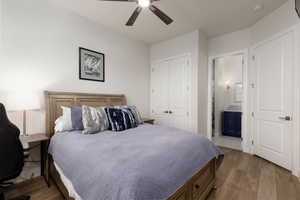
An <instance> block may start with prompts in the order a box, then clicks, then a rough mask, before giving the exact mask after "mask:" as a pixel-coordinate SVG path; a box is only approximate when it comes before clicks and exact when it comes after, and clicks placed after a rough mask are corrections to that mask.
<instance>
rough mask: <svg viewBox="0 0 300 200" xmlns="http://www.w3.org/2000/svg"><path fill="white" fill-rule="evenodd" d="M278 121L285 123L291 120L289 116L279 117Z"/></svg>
mask: <svg viewBox="0 0 300 200" xmlns="http://www.w3.org/2000/svg"><path fill="white" fill-rule="evenodd" d="M279 119H281V120H285V121H292V118H291V117H290V116H285V117H279Z"/></svg>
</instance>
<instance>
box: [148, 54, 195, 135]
mask: <svg viewBox="0 0 300 200" xmlns="http://www.w3.org/2000/svg"><path fill="white" fill-rule="evenodd" d="M188 61H189V58H188V57H178V58H173V59H169V60H165V61H162V62H160V63H158V64H155V65H154V66H152V73H151V114H152V117H153V118H154V119H155V121H156V123H157V124H159V125H165V126H170V127H175V128H179V129H183V130H190V123H189V121H190V120H189V101H190V91H188V90H189V89H188V87H190V86H189V82H190V77H191V75H190V69H189V66H188Z"/></svg>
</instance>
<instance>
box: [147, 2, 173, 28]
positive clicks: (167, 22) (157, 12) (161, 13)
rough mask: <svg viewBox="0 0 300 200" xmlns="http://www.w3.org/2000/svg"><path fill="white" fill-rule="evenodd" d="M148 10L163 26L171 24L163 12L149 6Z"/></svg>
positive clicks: (171, 20)
mask: <svg viewBox="0 0 300 200" xmlns="http://www.w3.org/2000/svg"><path fill="white" fill-rule="evenodd" d="M149 9H150V10H151V11H152V12H153V13H154V14H155V15H156V16H157V17H159V18H160V19H161V20H162V21H163V22H164V23H165V24H167V25H169V24H171V23H172V22H173V19H171V18H170V17H169V16H168V15H166V14H165V13H164V12H163V11H161V10H160V9H158V8H157V7H155V6H154V5H151V6H150V7H149Z"/></svg>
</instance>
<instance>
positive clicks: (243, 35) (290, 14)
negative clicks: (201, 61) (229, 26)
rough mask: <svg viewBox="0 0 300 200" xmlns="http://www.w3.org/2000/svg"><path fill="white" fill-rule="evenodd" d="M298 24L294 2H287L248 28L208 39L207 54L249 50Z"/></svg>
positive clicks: (291, 0)
mask: <svg viewBox="0 0 300 200" xmlns="http://www.w3.org/2000/svg"><path fill="white" fill-rule="evenodd" d="M299 22H300V20H299V18H298V16H297V14H296V12H295V5H294V0H289V1H287V2H286V3H285V4H283V5H282V6H281V7H279V8H278V9H277V10H275V11H274V12H272V13H271V14H269V15H268V16H266V17H264V18H263V19H261V20H259V21H258V22H257V23H256V24H254V25H253V26H251V27H249V28H246V29H243V30H239V31H236V32H232V33H228V34H225V35H222V36H219V37H215V38H211V39H209V41H208V49H209V50H208V54H209V56H215V55H221V54H226V53H230V52H235V51H240V50H243V49H247V48H250V47H251V45H253V44H256V43H258V42H260V41H263V40H265V39H267V38H269V37H271V36H273V35H275V34H276V33H279V32H281V31H284V30H286V29H288V28H290V27H292V26H294V25H296V24H297V23H299Z"/></svg>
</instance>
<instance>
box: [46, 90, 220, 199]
mask: <svg viewBox="0 0 300 200" xmlns="http://www.w3.org/2000/svg"><path fill="white" fill-rule="evenodd" d="M45 98H46V129H47V133H48V134H49V136H50V137H51V144H50V148H49V152H50V153H51V156H50V159H49V161H48V162H49V163H48V165H47V167H48V170H47V172H48V176H50V177H51V179H52V180H53V182H54V183H55V184H56V185H57V187H58V188H59V190H60V191H61V193H62V194H63V196H64V198H65V199H67V200H96V199H99V200H102V199H116V200H118V199H120V200H129V199H130V200H131V199H132V200H135V199H141V200H160V199H167V200H204V199H206V198H207V196H208V194H209V193H210V191H211V190H212V189H213V188H214V184H215V179H216V168H217V166H219V165H220V163H221V162H222V157H223V155H222V153H221V152H219V151H218V148H217V147H215V146H214V145H213V144H212V143H211V142H210V141H208V140H207V139H205V138H204V137H203V138H200V136H196V135H193V134H191V133H187V132H184V131H179V130H177V129H172V128H167V127H160V126H153V125H141V126H139V127H138V128H136V129H130V130H127V132H124V133H122V134H114V133H111V132H109V131H107V132H105V133H100V134H96V135H92V136H88V137H87V136H84V135H82V134H80V133H79V132H77V133H59V134H55V133H54V122H55V120H56V119H57V118H58V117H59V116H61V114H62V110H61V106H81V105H88V106H120V105H126V98H125V96H124V95H102V94H83V93H65V92H48V91H47V92H45ZM128 144H130V145H128ZM193 145H194V146H193ZM78 146H80V147H84V148H82V149H81V150H80V149H79V148H78ZM96 146H97V148H96ZM89 148H90V149H89ZM191 148H193V149H196V151H191V150H190V149H191ZM120 149H121V150H120ZM174 149H176V151H174ZM113 151H117V152H119V153H117V154H116V153H114V155H117V156H111V158H110V156H109V154H110V152H113ZM68 152H69V153H68ZM94 152H102V153H94ZM79 154H80V155H79ZM147 154H149V155H147ZM74 155H76V156H74ZM78 157H80V158H82V159H79V160H78ZM87 157H91V158H89V159H86V158H87ZM85 159H86V160H85ZM97 159H98V160H97ZM122 159H123V160H122ZM81 160H84V162H81V164H79V162H80V161H81ZM164 160H165V161H164ZM100 161H103V162H100ZM120 161H121V164H120V163H119V162H120ZM77 163H78V164H77ZM83 163H84V164H83ZM98 163H99V165H98ZM100 163H101V164H100ZM153 163H155V164H153ZM116 164H117V165H116ZM83 165H87V166H89V167H90V168H91V173H88V172H89V171H88V169H87V168H86V167H84V166H83ZM96 165H98V166H96ZM193 165H194V166H193ZM70 166H72V167H70ZM108 166H109V167H108ZM111 166H114V167H111ZM115 166H121V167H115ZM110 168H111V170H107V169H110ZM104 172H105V173H104ZM123 172H124V173H123ZM85 175H86V176H85ZM93 177H97V179H96V180H93ZM94 179H95V178H94ZM75 180H76V181H75ZM101 180H102V182H101ZM97 181H98V182H97ZM77 191H78V192H77ZM117 193H118V195H116V194H117ZM96 196H97V197H96Z"/></svg>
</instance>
